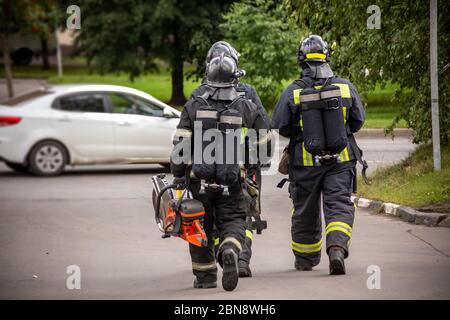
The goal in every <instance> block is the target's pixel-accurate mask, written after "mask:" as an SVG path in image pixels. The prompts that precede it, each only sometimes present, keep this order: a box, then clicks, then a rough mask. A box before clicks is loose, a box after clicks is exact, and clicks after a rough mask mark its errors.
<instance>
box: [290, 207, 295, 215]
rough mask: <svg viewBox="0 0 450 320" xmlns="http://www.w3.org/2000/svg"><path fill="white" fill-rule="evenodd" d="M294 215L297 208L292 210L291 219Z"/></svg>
mask: <svg viewBox="0 0 450 320" xmlns="http://www.w3.org/2000/svg"><path fill="white" fill-rule="evenodd" d="M294 213H295V208H292V214H291V217H292V216H293V215H294Z"/></svg>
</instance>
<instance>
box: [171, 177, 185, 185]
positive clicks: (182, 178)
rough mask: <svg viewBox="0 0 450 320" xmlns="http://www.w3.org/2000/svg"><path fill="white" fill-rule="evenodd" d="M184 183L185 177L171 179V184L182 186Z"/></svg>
mask: <svg viewBox="0 0 450 320" xmlns="http://www.w3.org/2000/svg"><path fill="white" fill-rule="evenodd" d="M185 182H186V177H184V176H183V177H173V182H172V183H173V184H183V183H185Z"/></svg>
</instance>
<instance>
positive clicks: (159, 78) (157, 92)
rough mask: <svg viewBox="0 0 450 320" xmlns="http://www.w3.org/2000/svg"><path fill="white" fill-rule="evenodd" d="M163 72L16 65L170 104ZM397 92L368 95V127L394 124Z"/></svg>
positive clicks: (190, 86)
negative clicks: (134, 73)
mask: <svg viewBox="0 0 450 320" xmlns="http://www.w3.org/2000/svg"><path fill="white" fill-rule="evenodd" d="M68 62H70V61H68ZM72 62H73V61H72ZM75 62H76V61H75ZM78 62H80V61H78ZM81 62H83V61H81ZM189 68H190V69H192V67H187V69H189ZM160 70H161V72H160V73H152V74H148V75H144V76H141V77H138V78H135V79H134V81H133V82H132V81H130V79H129V77H128V76H127V75H126V74H123V73H121V74H106V75H104V76H102V75H99V74H96V73H93V72H91V71H90V70H89V68H88V67H87V66H85V65H83V64H79V65H74V64H73V63H72V64H68V65H66V66H65V67H64V76H63V77H62V78H59V77H58V76H57V70H56V68H55V67H52V69H50V70H42V68H41V67H40V66H39V65H33V66H27V67H19V66H14V67H13V74H14V77H17V78H36V77H38V78H46V79H48V81H49V82H50V83H52V84H65V83H106V84H115V85H122V86H127V87H132V88H135V89H138V90H142V91H144V92H147V93H149V94H151V95H152V96H154V97H155V98H157V99H159V100H161V101H164V102H167V101H169V100H170V94H171V79H170V73H169V72H168V69H167V66H164V65H163V64H161V67H160ZM0 72H1V73H0V77H4V75H3V66H2V68H1V69H0ZM288 83H290V82H286V85H287V84H288ZM198 84H199V81H195V80H185V83H184V93H185V95H186V97H188V96H189V95H190V94H191V92H192V90H194V88H195V87H196V86H198ZM394 89H395V87H393V86H392V85H388V86H386V87H385V88H383V89H381V88H376V90H374V91H373V92H371V93H369V94H368V95H367V98H366V99H365V101H366V102H367V108H366V116H367V118H366V122H365V124H364V128H385V127H387V126H388V125H389V124H390V123H391V121H392V119H393V118H394V116H395V115H397V114H398V112H399V108H400V107H399V106H398V105H395V104H393V103H392V102H391V101H390V99H391V96H392V93H393V92H394ZM269 111H270V110H269ZM397 127H399V128H404V127H406V123H405V121H401V122H400V123H399V124H398V126H397Z"/></svg>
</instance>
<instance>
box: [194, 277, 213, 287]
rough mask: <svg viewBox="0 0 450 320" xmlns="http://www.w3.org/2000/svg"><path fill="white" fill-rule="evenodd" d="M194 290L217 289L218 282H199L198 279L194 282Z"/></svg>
mask: <svg viewBox="0 0 450 320" xmlns="http://www.w3.org/2000/svg"><path fill="white" fill-rule="evenodd" d="M194 288H196V289H210V288H217V282H216V281H210V282H205V281H199V280H198V279H195V280H194Z"/></svg>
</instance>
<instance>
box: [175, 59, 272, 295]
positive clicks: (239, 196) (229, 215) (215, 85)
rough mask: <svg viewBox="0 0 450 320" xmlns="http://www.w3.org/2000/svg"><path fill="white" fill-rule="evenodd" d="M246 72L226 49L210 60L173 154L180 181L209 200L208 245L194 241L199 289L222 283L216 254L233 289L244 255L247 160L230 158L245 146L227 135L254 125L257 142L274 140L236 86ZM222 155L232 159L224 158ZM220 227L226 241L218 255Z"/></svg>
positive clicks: (188, 105) (224, 282)
mask: <svg viewBox="0 0 450 320" xmlns="http://www.w3.org/2000/svg"><path fill="white" fill-rule="evenodd" d="M241 74H242V72H240V70H238V69H237V64H236V62H235V60H234V59H232V58H230V57H229V56H226V55H225V54H223V53H222V54H221V55H220V56H217V57H215V58H212V59H211V61H210V63H209V65H208V70H207V76H206V82H205V86H204V89H205V90H204V92H203V94H201V95H196V96H194V97H192V98H191V99H189V100H188V102H187V103H186V105H185V106H184V109H183V111H182V114H181V118H180V122H179V124H178V126H177V131H176V133H175V137H174V150H173V152H172V156H171V171H172V173H173V175H174V182H175V183H180V182H182V181H183V180H184V179H189V185H190V189H191V191H192V194H193V196H194V198H195V199H197V200H199V201H201V202H202V203H203V205H204V207H205V212H206V214H205V220H204V227H205V231H206V234H207V237H208V245H207V246H203V247H197V246H194V245H189V249H190V254H191V259H192V269H193V273H194V275H195V276H196V279H195V281H194V287H195V288H214V287H216V280H217V266H216V258H217V261H218V262H219V264H220V265H221V266H222V268H223V278H222V285H223V287H224V289H225V290H227V291H231V290H233V289H234V288H235V287H236V286H237V283H238V269H239V268H238V257H239V254H240V252H241V251H242V244H243V243H244V239H245V222H246V221H245V219H246V202H245V199H244V194H243V189H242V179H243V176H242V171H241V166H240V160H241V159H239V158H235V157H233V160H232V161H231V162H230V159H229V157H228V156H229V154H230V151H231V150H232V149H234V151H237V149H238V148H240V147H242V145H241V143H242V139H241V137H239V139H236V140H239V141H238V142H237V144H239V147H237V146H236V145H235V143H232V144H230V143H229V141H228V140H227V139H226V136H228V135H230V134H232V133H233V132H238V135H239V136H240V135H241V134H242V132H243V131H244V130H243V129H244V128H246V129H247V130H246V131H247V132H248V131H250V129H254V130H256V131H258V135H256V140H255V141H254V142H255V144H259V145H258V148H261V147H262V145H261V144H262V143H266V142H268V141H270V140H269V136H268V134H269V131H268V129H269V128H268V126H267V124H266V122H265V121H264V119H263V117H262V116H261V114H260V113H259V112H258V108H257V106H256V105H255V104H254V103H252V102H251V101H249V100H247V99H244V98H242V97H240V96H239V94H238V92H237V91H236V88H235V86H234V83H235V81H236V78H238V77H239V76H240V75H241ZM261 129H262V130H265V132H266V134H264V133H263V131H260V130H261ZM233 130H234V131H233ZM208 132H209V134H211V132H212V137H213V138H212V139H211V136H210V138H209V140H208V138H206V136H207V134H208ZM220 137H222V138H223V139H222V140H221V138H220ZM244 140H245V141H247V142H248V140H246V139H244ZM210 141H213V143H214V145H215V149H214V150H215V151H214V152H209V153H208V152H207V150H209V149H208V148H209V147H210V144H211V143H212V142H210ZM220 141H223V143H221V142H220ZM225 141H226V142H225ZM233 141H234V140H233ZM199 150H200V157H198V154H199V153H198V151H199ZM186 154H188V157H186ZM232 154H235V153H234V152H233V153H232ZM236 154H237V152H236ZM206 155H210V156H212V157H213V161H211V159H209V160H207V159H206V158H205V156H206ZM220 156H222V157H224V158H226V159H224V158H222V159H220ZM180 159H181V160H180ZM188 164H191V165H189V166H188ZM214 226H215V227H216V229H217V233H218V236H219V241H220V245H219V247H218V250H217V254H216V256H215V253H214V252H215V251H214V241H213V227H214Z"/></svg>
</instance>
